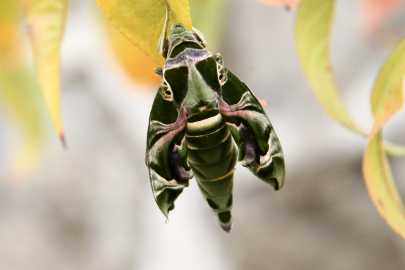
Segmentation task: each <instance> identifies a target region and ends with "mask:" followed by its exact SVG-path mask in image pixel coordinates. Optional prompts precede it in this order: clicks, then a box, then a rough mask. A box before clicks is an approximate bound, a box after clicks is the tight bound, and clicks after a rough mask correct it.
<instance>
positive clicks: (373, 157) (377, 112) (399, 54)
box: [363, 39, 405, 238]
mask: <svg viewBox="0 0 405 270" xmlns="http://www.w3.org/2000/svg"><path fill="white" fill-rule="evenodd" d="M404 59H405V39H404V40H402V42H401V43H400V44H399V45H398V46H397V48H396V49H395V50H394V52H392V53H391V55H390V56H389V58H388V59H387V60H386V61H385V63H384V65H383V66H382V68H381V70H380V73H379V74H378V77H377V80H376V82H375V84H374V88H373V92H372V96H371V108H372V111H373V115H374V125H373V129H372V131H371V133H370V135H369V137H368V142H367V147H366V152H365V154H364V159H363V174H364V178H365V180H366V185H367V188H368V190H369V193H370V196H371V198H372V200H373V202H374V204H375V206H376V207H377V209H378V211H379V212H380V214H381V215H382V216H383V217H384V219H385V220H386V221H387V223H388V224H389V225H390V226H391V228H392V229H393V230H394V231H395V232H397V233H398V234H400V235H401V236H402V237H403V238H405V210H404V206H403V204H402V201H401V198H400V196H399V194H398V191H397V188H396V186H395V183H394V180H393V177H392V175H391V170H390V166H389V164H388V161H387V157H386V154H385V151H384V149H383V146H382V140H381V137H382V134H381V133H382V127H383V126H384V124H385V123H386V122H387V121H388V120H389V119H390V118H391V116H392V115H394V114H395V113H396V112H397V111H398V110H399V109H400V108H401V107H402V105H403V77H404V73H405V61H404Z"/></svg>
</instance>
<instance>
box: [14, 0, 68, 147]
mask: <svg viewBox="0 0 405 270" xmlns="http://www.w3.org/2000/svg"><path fill="white" fill-rule="evenodd" d="M21 4H22V6H23V10H24V16H25V20H26V23H27V28H28V32H29V38H30V41H31V46H32V49H33V55H34V60H35V66H36V71H37V76H38V80H39V85H40V87H41V90H42V94H43V96H44V99H45V104H46V106H47V108H48V111H49V114H50V116H51V119H52V122H53V125H54V127H55V129H56V131H57V133H58V135H59V137H60V138H61V140H62V142H64V133H63V126H62V119H61V116H60V64H59V51H60V43H61V40H62V35H63V30H64V24H65V19H66V12H67V7H68V5H67V0H21Z"/></svg>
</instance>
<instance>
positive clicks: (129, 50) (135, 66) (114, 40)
mask: <svg viewBox="0 0 405 270" xmlns="http://www.w3.org/2000/svg"><path fill="white" fill-rule="evenodd" d="M105 26H106V27H107V32H108V37H109V40H110V42H111V45H112V48H113V51H114V54H115V56H116V57H117V59H118V60H119V62H120V64H121V65H122V67H123V68H124V69H125V71H126V73H127V74H128V75H130V76H131V78H132V79H134V80H135V81H136V82H138V83H141V84H144V85H148V84H149V85H159V84H160V82H161V81H162V79H161V78H159V77H158V76H156V74H155V72H154V67H156V63H155V62H154V61H152V59H150V58H149V57H148V56H146V54H144V53H143V52H142V51H141V50H140V49H138V48H137V47H136V46H135V45H134V44H132V43H131V42H130V41H129V40H128V39H126V38H125V37H124V36H123V35H122V34H121V33H120V32H119V31H118V30H117V29H116V28H115V27H114V26H113V25H112V24H111V23H110V22H106V23H105Z"/></svg>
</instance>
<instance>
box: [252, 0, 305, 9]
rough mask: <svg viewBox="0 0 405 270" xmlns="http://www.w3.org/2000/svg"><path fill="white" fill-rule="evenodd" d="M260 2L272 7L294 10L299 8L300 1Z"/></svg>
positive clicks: (266, 0)
mask: <svg viewBox="0 0 405 270" xmlns="http://www.w3.org/2000/svg"><path fill="white" fill-rule="evenodd" d="M259 2H262V3H263V4H265V5H268V6H271V7H286V8H288V9H293V8H295V7H297V5H298V3H299V2H300V0H259Z"/></svg>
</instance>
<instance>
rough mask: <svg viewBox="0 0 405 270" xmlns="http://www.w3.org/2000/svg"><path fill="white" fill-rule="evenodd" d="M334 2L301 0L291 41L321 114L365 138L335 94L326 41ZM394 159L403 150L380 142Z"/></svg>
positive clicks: (402, 152)
mask: <svg viewBox="0 0 405 270" xmlns="http://www.w3.org/2000/svg"><path fill="white" fill-rule="evenodd" d="M334 5H335V0H301V2H300V5H299V7H298V14H297V19H296V26H295V41H296V46H297V49H298V55H299V58H300V60H301V65H302V67H303V69H304V72H305V75H306V77H307V79H308V80H309V82H310V83H311V85H312V89H313V90H314V92H315V94H316V96H317V97H318V99H319V101H320V102H321V104H322V106H323V108H324V109H325V111H326V112H327V113H328V114H329V116H330V117H332V118H333V119H334V120H335V121H337V122H338V123H340V124H342V125H344V126H345V127H347V128H349V129H350V130H352V131H354V132H356V133H359V134H361V135H363V136H367V132H365V131H364V130H363V129H362V128H361V127H360V126H358V124H357V123H355V121H354V120H353V119H352V117H351V116H350V114H349V112H348V111H347V109H346V107H345V105H344V104H343V101H342V99H341V97H340V95H339V90H338V88H337V85H336V82H335V78H334V76H333V73H332V64H331V60H330V56H329V50H330V48H329V47H330V45H329V40H330V32H331V26H332V17H333V9H334ZM384 149H386V150H387V152H388V153H389V154H391V155H394V156H404V155H405V147H403V146H400V145H395V144H391V143H384Z"/></svg>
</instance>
